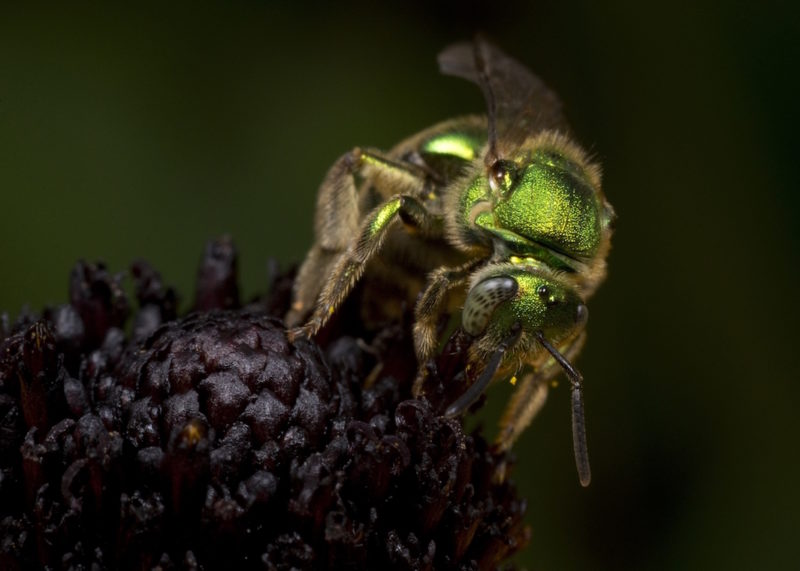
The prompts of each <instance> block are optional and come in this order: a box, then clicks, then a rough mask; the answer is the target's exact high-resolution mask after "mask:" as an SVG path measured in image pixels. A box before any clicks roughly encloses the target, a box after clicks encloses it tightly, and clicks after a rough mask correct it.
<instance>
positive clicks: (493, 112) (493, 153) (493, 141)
mask: <svg viewBox="0 0 800 571" xmlns="http://www.w3.org/2000/svg"><path fill="white" fill-rule="evenodd" d="M485 51H486V40H485V39H484V38H483V36H482V35H480V34H478V35H476V36H475V42H474V44H473V56H474V58H475V69H476V70H477V71H478V84H479V85H480V86H481V91H483V97H484V99H486V107H487V108H488V113H489V152H488V153H487V155H486V159H485V162H486V165H487V166H490V165H492V164H493V163H494V162H495V161H496V160H497V159H498V158H499V157H498V156H497V99H496V97H495V94H494V90H493V89H492V82H491V81H489V68H488V66H489V64H488V59H489V58H487V57H486V55H485V53H484V52H485Z"/></svg>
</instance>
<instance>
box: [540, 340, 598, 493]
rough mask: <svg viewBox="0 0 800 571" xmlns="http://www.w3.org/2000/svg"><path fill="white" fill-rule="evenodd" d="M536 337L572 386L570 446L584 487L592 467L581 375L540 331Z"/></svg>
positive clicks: (586, 484) (590, 478)
mask: <svg viewBox="0 0 800 571" xmlns="http://www.w3.org/2000/svg"><path fill="white" fill-rule="evenodd" d="M536 338H537V339H538V341H539V343H541V344H542V347H544V348H545V349H547V351H548V352H549V353H550V354H551V355H552V356H553V358H554V359H555V360H556V361H558V364H559V365H561V368H562V369H564V372H565V373H566V374H567V377H568V378H569V382H570V385H571V387H572V447H573V449H574V451H575V465H576V466H577V468H578V478H579V479H580V481H581V486H583V487H584V488H585V487H586V486H588V485H589V483H590V482H591V481H592V469H591V467H590V466H589V449H588V447H587V445H586V418H585V416H584V414H583V376H582V375H581V374H580V373H579V372H578V371H577V370H576V369H575V367H573V366H572V364H571V363H570V362H569V361H567V359H566V358H565V357H564V355H562V354H561V353H559V352H558V349H556V348H555V347H553V346H552V345H551V344H550V343H549V342H548V341H547V339H545V338H544V335H542V332H541V331H538V332H536Z"/></svg>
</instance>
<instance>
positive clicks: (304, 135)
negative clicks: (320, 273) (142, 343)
mask: <svg viewBox="0 0 800 571" xmlns="http://www.w3.org/2000/svg"><path fill="white" fill-rule="evenodd" d="M164 4H165V6H166V3H164ZM332 4H333V3H332ZM337 4H338V6H337V7H332V6H328V5H326V4H322V3H319V4H309V3H303V4H300V3H288V2H287V3H285V5H281V4H274V5H273V4H262V3H259V2H230V3H225V4H223V3H220V4H216V5H214V4H212V5H209V4H202V3H200V4H198V3H191V4H190V3H186V4H180V3H179V4H170V7H169V8H167V7H165V6H156V5H153V6H151V7H150V8H143V7H141V6H140V7H137V8H136V9H133V8H132V9H130V10H126V9H122V8H117V9H112V10H108V9H106V10H102V11H99V10H97V9H89V8H88V7H85V6H83V5H82V4H75V5H72V6H71V7H70V8H47V9H32V8H30V7H28V8H27V9H25V10H22V9H15V8H12V7H9V6H8V5H6V4H4V5H3V7H2V8H0V216H1V217H2V219H1V221H0V308H2V309H7V310H9V311H11V313H12V314H14V313H16V312H17V310H18V309H19V308H20V307H21V306H22V304H24V303H29V304H30V305H31V306H32V307H33V308H35V309H39V308H41V307H42V306H43V305H45V304H47V303H58V302H62V301H64V300H65V299H66V290H67V276H68V273H69V270H70V268H71V266H72V264H73V263H74V262H75V260H77V259H79V258H82V257H84V258H87V259H90V260H96V259H102V260H105V261H106V262H107V263H108V264H109V266H110V267H111V268H112V269H113V270H117V271H122V270H124V269H126V268H127V267H128V265H129V263H130V262H131V261H132V260H134V259H135V258H137V257H143V258H146V259H148V260H149V261H151V262H152V263H153V264H154V265H155V266H156V267H157V268H158V269H160V270H161V271H162V273H163V275H164V277H165V279H166V280H167V281H168V282H169V283H172V284H174V285H176V286H177V287H178V288H179V290H180V291H181V292H183V294H184V296H185V297H184V305H186V304H188V303H189V302H191V291H192V284H193V281H194V273H195V265H196V262H197V260H198V259H199V256H200V253H201V250H202V248H203V244H204V242H205V241H206V239H207V238H209V237H212V236H216V235H219V234H221V233H224V232H227V233H230V234H231V235H233V236H234V238H235V240H236V243H237V244H238V246H239V249H240V253H241V258H240V264H241V265H240V267H241V277H242V281H243V284H244V289H245V294H246V296H250V295H253V294H255V293H256V292H258V291H262V290H263V289H264V284H265V281H266V275H267V273H266V260H267V258H268V257H269V256H275V257H277V258H278V259H279V260H280V261H281V262H283V263H284V264H288V263H290V262H293V261H297V260H300V259H301V257H302V256H303V254H304V252H305V250H306V248H307V247H308V245H309V243H310V239H311V218H312V209H313V204H314V198H315V193H316V188H317V185H318V183H319V181H320V179H321V178H322V176H323V174H324V172H325V170H326V169H327V167H328V166H329V165H330V164H331V163H332V162H333V161H334V160H335V158H336V157H337V156H338V155H340V154H341V153H343V152H344V151H346V150H348V149H349V148H351V147H352V146H354V145H364V146H376V147H383V148H386V147H389V146H391V145H392V144H393V143H395V142H397V141H398V140H400V139H401V138H403V137H405V136H407V135H409V134H411V133H413V132H415V131H417V130H419V129H422V128H423V127H426V126H428V125H431V124H433V123H435V122H437V121H439V120H441V119H444V118H447V117H451V116H454V115H458V114H462V113H466V112H476V111H477V112H480V111H482V110H483V102H482V100H481V97H480V94H479V92H478V90H477V89H476V88H474V87H473V86H470V85H468V84H466V83H464V82H462V81H459V80H456V79H451V78H443V77H441V76H439V75H438V73H437V70H436V65H435V55H436V54H437V53H438V52H439V50H440V49H441V48H442V47H444V46H445V45H447V44H448V43H449V42H451V41H454V40H458V39H464V38H469V37H471V35H472V34H473V32H474V31H476V30H478V29H480V30H483V31H485V32H486V33H487V34H488V35H489V36H490V37H492V38H493V39H494V40H495V41H496V42H497V43H498V44H500V45H501V46H502V47H503V48H504V49H505V50H506V51H508V52H509V53H511V54H513V55H514V56H515V57H517V58H518V59H520V60H521V61H523V62H525V63H526V64H528V65H530V66H531V68H532V69H534V70H536V72H537V73H538V74H539V75H541V76H542V77H543V78H545V80H546V81H547V82H548V83H549V84H550V85H552V86H553V87H554V88H555V89H556V91H557V92H558V93H559V94H560V95H561V97H562V99H563V100H564V102H565V105H566V110H567V115H568V116H569V118H570V120H571V122H572V124H573V126H574V129H575V133H576V135H577V138H578V139H579V140H580V141H581V142H582V143H583V144H584V145H585V146H587V147H588V148H589V149H590V150H591V151H592V152H593V153H594V154H595V156H596V157H597V158H598V159H599V160H600V161H601V162H602V163H603V165H604V173H605V174H604V186H605V190H606V194H607V196H608V197H609V199H610V201H611V202H612V203H613V204H614V206H615V207H616V210H617V213H618V215H619V220H618V225H617V232H616V235H615V236H614V241H613V242H614V248H613V251H612V253H611V258H610V274H609V278H608V280H607V282H606V283H605V284H604V286H603V287H602V288H601V289H600V291H599V293H598V294H597V296H596V297H595V298H594V299H593V300H592V301H591V303H590V310H591V318H590V324H589V327H590V335H589V342H588V344H587V346H586V349H585V351H584V352H583V355H582V356H581V358H580V359H579V361H578V365H579V366H580V368H581V370H582V371H583V373H584V376H585V378H586V386H587V389H586V390H587V396H586V400H587V421H588V428H589V443H590V452H591V456H592V464H593V472H594V480H593V482H592V486H591V487H590V488H589V489H587V490H584V489H581V488H580V487H579V486H578V482H577V477H576V474H575V471H574V467H573V461H572V453H571V439H570V424H569V413H568V409H569V404H568V402H569V401H568V391H567V390H566V388H565V384H564V383H562V386H561V388H560V389H559V390H556V391H554V392H553V393H552V395H551V398H550V402H549V403H548V405H547V406H546V407H545V409H544V411H543V412H542V414H541V415H540V417H539V418H538V419H537V420H536V421H535V422H534V424H533V426H532V427H531V429H530V430H529V431H528V432H527V433H526V434H525V436H524V437H523V438H522V440H521V441H520V443H519V445H518V447H517V448H516V451H517V453H518V456H519V463H518V465H517V467H516V469H515V472H514V477H515V479H516V480H517V482H518V484H519V486H520V488H522V491H523V493H524V494H525V495H526V496H527V497H528V498H529V515H528V521H529V522H530V524H531V526H532V529H533V538H532V542H531V545H530V546H529V548H528V549H527V551H526V553H525V554H524V555H523V556H522V557H521V558H520V559H519V561H520V562H521V563H522V564H523V565H525V566H527V567H529V568H538V569H709V568H715V569H716V568H731V569H756V568H758V569H778V568H787V567H790V566H792V565H793V564H796V560H797V551H796V547H795V545H796V541H797V536H798V530H800V526H799V525H798V523H800V522H798V519H799V518H798V510H800V501H799V500H800V492H798V486H797V481H798V475H799V474H798V468H800V461H799V459H798V447H797V443H796V434H797V425H796V422H795V419H794V418H793V415H794V414H795V411H796V404H797V402H798V385H797V381H798V380H800V375H798V372H800V371H798V369H799V367H798V358H797V354H798V350H799V349H798V346H797V341H798V335H797V334H796V332H795V331H796V328H797V318H798V310H797V302H796V299H795V294H796V291H797V288H796V283H797V277H798V266H797V261H798V256H797V252H798V232H797V229H798V225H797V224H796V223H795V220H796V219H797V216H798V214H800V203H799V201H798V195H799V193H798V185H797V182H796V181H797V174H796V170H797V164H798V162H797V157H796V153H797V151H798V145H797V144H796V141H795V128H796V127H797V123H798V121H797V119H798V113H797V105H798V100H797V93H798V87H800V80H798V61H800V49H799V46H800V33H799V32H800V29H799V28H800V26H799V25H798V21H800V18H798V13H797V10H794V9H790V8H789V7H788V6H789V4H790V3H789V2H786V3H785V6H784V5H783V3H779V2H772V3H770V2H766V3H759V7H758V8H756V7H752V6H750V3H740V4H737V3H733V2H719V4H716V3H714V2H711V1H708V0H702V1H700V2H694V3H691V4H687V5H686V6H682V5H677V4H676V3H674V2H655V3H646V4H644V5H643V4H641V3H639V2H633V1H632V0H627V1H626V0H618V1H611V2H602V3H600V2H598V3H595V2H589V1H586V2H554V3H545V2H542V3H533V4H532V5H529V4H528V3H524V2H510V3H494V4H492V5H491V7H490V5H489V3H486V4H484V3H481V2H469V1H467V2H455V1H452V2H443V3H438V4H436V5H435V6H433V5H432V3H428V2H423V1H421V0H420V1H416V2H402V3H401V2H389V3H384V4H381V5H378V3H367V2H362V3H357V2H355V3H354V2H347V3H337ZM645 6H646V7H645ZM503 391H504V389H503V388H499V389H498V390H497V391H495V392H497V393H498V394H496V395H491V396H492V398H491V399H490V400H491V401H492V403H493V404H494V405H496V406H499V405H500V404H502V401H503V400H504V395H503V394H502V393H503Z"/></svg>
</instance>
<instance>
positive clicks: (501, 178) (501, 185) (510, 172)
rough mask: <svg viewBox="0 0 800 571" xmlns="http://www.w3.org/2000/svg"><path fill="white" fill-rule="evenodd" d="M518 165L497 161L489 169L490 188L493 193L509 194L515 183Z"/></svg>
mask: <svg viewBox="0 0 800 571" xmlns="http://www.w3.org/2000/svg"><path fill="white" fill-rule="evenodd" d="M515 174H516V165H515V164H514V163H513V162H511V161H504V160H500V159H498V160H496V161H495V162H493V163H492V166H490V167H489V186H490V187H491V188H492V191H493V192H499V193H501V194H503V193H505V192H507V191H508V190H509V189H510V188H511V184H512V182H514V175H515Z"/></svg>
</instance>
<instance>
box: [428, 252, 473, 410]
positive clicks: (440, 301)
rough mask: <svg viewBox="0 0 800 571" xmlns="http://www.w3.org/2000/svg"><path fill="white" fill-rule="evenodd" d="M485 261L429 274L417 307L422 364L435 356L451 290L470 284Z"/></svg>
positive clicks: (442, 269)
mask: <svg viewBox="0 0 800 571" xmlns="http://www.w3.org/2000/svg"><path fill="white" fill-rule="evenodd" d="M482 263H484V260H475V261H472V262H468V263H466V264H464V265H463V266H459V267H456V268H447V267H441V268H437V269H436V270H434V271H432V272H431V273H430V274H428V285H427V286H425V289H424V290H423V291H422V294H421V295H420V298H419V301H418V302H417V305H416V307H415V308H414V349H415V350H416V353H417V361H418V362H419V364H420V366H422V365H424V364H425V362H427V361H428V359H430V358H431V356H432V355H433V352H434V350H435V349H436V341H437V339H436V327H437V325H438V323H439V318H440V317H441V316H442V314H443V313H444V311H445V307H444V306H445V304H446V303H447V301H448V294H449V293H450V292H451V291H452V290H454V289H456V288H460V287H463V286H464V285H466V283H467V282H468V281H469V276H470V274H471V273H472V272H473V270H475V268H476V267H477V266H478V265H480V264H482ZM417 384H420V383H419V380H418V381H417V383H416V384H415V388H414V392H415V396H418V394H417V393H419V390H421V386H419V387H418V386H416V385H417Z"/></svg>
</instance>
